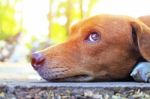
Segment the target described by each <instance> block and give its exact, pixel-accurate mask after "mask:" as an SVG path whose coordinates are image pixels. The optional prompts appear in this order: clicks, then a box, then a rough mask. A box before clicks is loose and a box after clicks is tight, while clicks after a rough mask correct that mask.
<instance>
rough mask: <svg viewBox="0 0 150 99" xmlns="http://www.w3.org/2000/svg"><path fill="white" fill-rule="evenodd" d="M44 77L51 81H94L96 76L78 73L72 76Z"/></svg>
mask: <svg viewBox="0 0 150 99" xmlns="http://www.w3.org/2000/svg"><path fill="white" fill-rule="evenodd" d="M43 79H45V80H47V81H49V82H86V81H93V80H94V78H93V77H92V76H89V75H77V76H71V77H64V78H59V77H57V78H46V77H43Z"/></svg>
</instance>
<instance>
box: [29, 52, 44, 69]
mask: <svg viewBox="0 0 150 99" xmlns="http://www.w3.org/2000/svg"><path fill="white" fill-rule="evenodd" d="M44 62H45V57H44V56H43V55H42V53H33V54H32V56H31V64H32V66H33V68H34V69H38V68H40V67H42V66H43V64H44Z"/></svg>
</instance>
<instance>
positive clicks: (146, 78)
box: [130, 62, 150, 82]
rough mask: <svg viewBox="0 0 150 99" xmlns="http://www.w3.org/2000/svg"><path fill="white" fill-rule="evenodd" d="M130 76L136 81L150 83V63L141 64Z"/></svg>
mask: <svg viewBox="0 0 150 99" xmlns="http://www.w3.org/2000/svg"><path fill="white" fill-rule="evenodd" d="M130 76H132V77H133V79H134V80H135V81H140V82H150V63H149V62H141V63H139V64H137V65H136V67H135V68H134V69H133V71H132V73H131V74H130Z"/></svg>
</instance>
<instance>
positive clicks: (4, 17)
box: [0, 0, 21, 40]
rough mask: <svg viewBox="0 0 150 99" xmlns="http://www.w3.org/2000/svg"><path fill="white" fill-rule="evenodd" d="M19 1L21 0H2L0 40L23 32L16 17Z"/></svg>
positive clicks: (0, 3) (0, 0)
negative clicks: (16, 7) (16, 6)
mask: <svg viewBox="0 0 150 99" xmlns="http://www.w3.org/2000/svg"><path fill="white" fill-rule="evenodd" d="M10 1H13V2H10ZM17 2H20V0H0V40H4V39H8V38H9V37H11V36H14V35H16V34H17V33H19V32H21V31H20V23H18V22H17V21H16V19H15V13H16V10H15V5H16V4H17Z"/></svg>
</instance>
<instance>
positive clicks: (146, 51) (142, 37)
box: [131, 20, 150, 61]
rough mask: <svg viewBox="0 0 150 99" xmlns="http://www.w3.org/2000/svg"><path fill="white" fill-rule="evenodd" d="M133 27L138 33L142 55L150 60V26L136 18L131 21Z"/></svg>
mask: <svg viewBox="0 0 150 99" xmlns="http://www.w3.org/2000/svg"><path fill="white" fill-rule="evenodd" d="M131 26H132V29H134V32H135V33H136V36H137V37H136V38H137V43H138V47H139V51H140V53H141V55H142V56H143V57H144V58H145V59H146V60H148V61H150V27H148V26H147V25H145V24H144V23H143V22H141V21H139V20H136V21H134V22H131Z"/></svg>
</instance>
